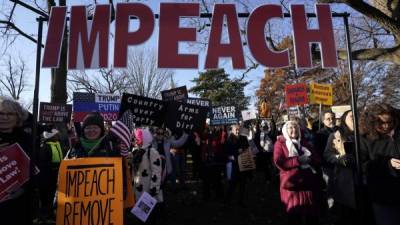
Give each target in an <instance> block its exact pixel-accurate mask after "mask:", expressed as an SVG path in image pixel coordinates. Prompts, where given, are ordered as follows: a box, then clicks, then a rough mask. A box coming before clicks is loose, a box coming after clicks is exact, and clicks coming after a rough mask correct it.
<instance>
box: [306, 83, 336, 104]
mask: <svg viewBox="0 0 400 225" xmlns="http://www.w3.org/2000/svg"><path fill="white" fill-rule="evenodd" d="M310 103H311V104H322V105H333V91H332V85H330V84H318V83H314V82H311V84H310Z"/></svg>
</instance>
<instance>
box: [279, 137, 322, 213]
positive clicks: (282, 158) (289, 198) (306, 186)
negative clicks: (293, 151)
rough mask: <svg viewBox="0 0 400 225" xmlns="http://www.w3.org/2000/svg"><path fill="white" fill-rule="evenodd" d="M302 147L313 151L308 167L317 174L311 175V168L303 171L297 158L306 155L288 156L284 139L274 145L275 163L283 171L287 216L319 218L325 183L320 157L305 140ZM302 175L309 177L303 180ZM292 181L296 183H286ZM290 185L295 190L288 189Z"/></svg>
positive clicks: (281, 174)
mask: <svg viewBox="0 0 400 225" xmlns="http://www.w3.org/2000/svg"><path fill="white" fill-rule="evenodd" d="M301 145H302V146H304V147H306V148H307V149H308V150H309V151H310V152H311V162H310V163H309V164H310V166H312V167H313V168H314V169H315V172H316V173H315V174H314V173H312V172H311V169H310V168H307V169H301V168H300V166H301V164H300V162H299V160H298V159H299V156H301V155H302V154H304V153H303V152H300V151H299V156H293V157H289V151H288V148H287V147H286V143H285V138H284V137H283V136H279V137H278V138H277V141H276V142H275V146H274V163H275V165H276V166H277V168H278V169H279V171H280V173H279V174H280V195H281V201H282V203H283V204H284V205H285V207H286V212H288V213H300V214H311V215H317V214H318V213H319V212H320V210H321V205H322V188H323V187H322V186H323V181H322V174H321V170H320V168H319V167H320V164H321V158H320V156H319V155H318V154H316V153H315V152H314V151H313V149H312V148H310V147H309V145H308V144H307V143H306V142H305V141H302V142H301ZM303 174H308V175H307V176H304V177H303ZM297 177H299V178H297ZM291 181H293V183H291V184H289V183H287V182H291ZM300 181H303V182H300ZM300 184H301V186H300ZM288 186H292V187H291V188H288Z"/></svg>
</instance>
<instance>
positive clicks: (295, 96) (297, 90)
mask: <svg viewBox="0 0 400 225" xmlns="http://www.w3.org/2000/svg"><path fill="white" fill-rule="evenodd" d="M285 94H286V105H287V107H291V106H301V105H305V104H307V103H308V98H307V86H306V84H305V83H298V84H292V85H286V86H285Z"/></svg>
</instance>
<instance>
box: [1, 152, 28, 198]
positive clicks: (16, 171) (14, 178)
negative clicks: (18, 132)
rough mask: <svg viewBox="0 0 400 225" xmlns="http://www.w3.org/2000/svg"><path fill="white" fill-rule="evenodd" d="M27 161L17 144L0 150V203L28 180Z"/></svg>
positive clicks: (26, 156)
mask: <svg viewBox="0 0 400 225" xmlns="http://www.w3.org/2000/svg"><path fill="white" fill-rule="evenodd" d="M29 161H30V159H29V157H28V155H26V153H25V152H24V151H23V150H22V148H21V146H19V144H13V145H10V146H8V147H5V148H2V149H0V202H1V201H3V200H4V199H6V198H7V196H8V192H9V191H12V190H15V189H18V188H19V187H20V186H22V185H23V184H24V183H25V182H27V181H28V180H29Z"/></svg>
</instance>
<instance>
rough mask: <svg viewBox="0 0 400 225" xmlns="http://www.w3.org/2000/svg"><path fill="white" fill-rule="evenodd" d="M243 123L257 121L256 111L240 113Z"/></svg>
mask: <svg viewBox="0 0 400 225" xmlns="http://www.w3.org/2000/svg"><path fill="white" fill-rule="evenodd" d="M242 119H243V121H247V120H253V119H257V111H255V110H243V111H242Z"/></svg>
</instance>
